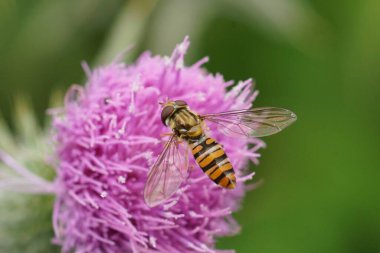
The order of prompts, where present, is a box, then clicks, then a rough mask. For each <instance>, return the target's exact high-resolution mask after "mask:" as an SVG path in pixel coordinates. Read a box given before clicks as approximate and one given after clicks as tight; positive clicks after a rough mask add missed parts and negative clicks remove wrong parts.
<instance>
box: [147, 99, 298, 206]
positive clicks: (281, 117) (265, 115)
mask: <svg viewBox="0 0 380 253" xmlns="http://www.w3.org/2000/svg"><path fill="white" fill-rule="evenodd" d="M161 104H162V112H161V120H162V123H163V124H164V125H165V126H168V127H169V128H170V129H171V130H172V131H173V133H170V138H169V140H168V142H167V143H166V144H165V147H164V149H163V151H162V152H161V154H160V155H159V156H158V158H157V160H156V162H155V163H154V164H153V166H152V168H151V170H150V171H149V174H148V180H147V182H146V184H145V189H144V198H145V202H146V204H147V205H148V206H150V207H153V206H156V205H158V204H160V203H161V202H163V201H164V200H166V199H167V198H169V197H170V196H171V195H172V194H173V193H175V192H176V191H177V190H178V188H179V186H180V184H181V183H182V182H183V181H184V179H186V178H187V175H188V172H189V161H188V149H189V148H190V149H191V151H192V154H193V156H194V158H195V161H196V162H197V164H198V165H199V167H200V168H201V169H202V170H203V172H204V173H206V174H207V176H208V177H209V178H210V179H211V180H212V181H214V183H216V184H218V185H220V186H222V187H224V188H229V189H233V188H235V185H236V177H235V172H234V169H233V166H232V164H231V163H230V161H229V159H228V157H227V154H226V153H225V152H224V149H223V146H222V145H221V144H219V143H218V142H217V141H216V140H215V139H213V138H210V137H209V136H207V134H206V133H205V131H204V129H205V122H210V123H215V124H216V125H218V126H219V127H220V129H222V132H223V133H224V134H226V135H243V136H246V137H262V136H267V135H272V134H275V133H278V132H280V131H281V130H282V129H284V128H285V127H287V126H289V125H290V124H291V123H293V122H294V121H295V120H296V119H297V116H296V115H295V114H294V113H293V112H291V111H289V110H286V109H281V108H275V107H263V108H253V109H246V110H236V111H228V112H221V113H213V114H205V115H199V114H197V113H196V112H194V111H192V110H190V108H189V106H188V105H187V103H186V102H185V101H183V100H175V101H168V102H165V103H161ZM183 142H185V143H187V144H188V147H189V148H188V147H186V145H183Z"/></svg>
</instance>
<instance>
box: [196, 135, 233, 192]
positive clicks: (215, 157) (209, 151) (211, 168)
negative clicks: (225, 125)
mask: <svg viewBox="0 0 380 253" xmlns="http://www.w3.org/2000/svg"><path fill="white" fill-rule="evenodd" d="M190 146H191V148H192V153H193V155H194V158H195V160H196V162H197V163H198V165H199V167H201V169H202V170H203V172H204V173H206V174H207V176H209V177H210V179H211V180H212V181H214V182H215V183H216V184H218V185H220V186H222V187H224V188H231V189H232V188H235V184H236V177H235V172H234V169H233V168H232V164H231V163H230V161H229V159H228V157H227V155H226V153H224V150H223V147H222V145H220V144H219V143H217V142H216V140H214V139H213V138H208V137H206V138H202V139H201V140H199V141H198V142H195V143H191V144H190Z"/></svg>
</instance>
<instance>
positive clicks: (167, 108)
mask: <svg viewBox="0 0 380 253" xmlns="http://www.w3.org/2000/svg"><path fill="white" fill-rule="evenodd" d="M173 112H174V107H173V106H171V105H169V106H165V107H164V109H162V112H161V121H162V123H163V124H164V125H165V126H166V124H165V122H166V119H167V118H168V117H170V116H171V115H172V114H173Z"/></svg>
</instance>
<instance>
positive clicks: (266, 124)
mask: <svg viewBox="0 0 380 253" xmlns="http://www.w3.org/2000/svg"><path fill="white" fill-rule="evenodd" d="M200 118H201V119H204V120H207V121H209V122H213V123H215V124H217V125H218V126H219V129H220V130H221V131H222V132H223V133H224V134H226V135H232V136H234V135H244V136H247V137H262V136H267V135H272V134H275V133H278V132H280V131H281V130H282V129H284V128H286V127H287V126H289V125H290V124H292V123H293V122H294V121H296V120H297V116H296V114H295V113H293V112H291V111H289V110H287V109H282V108H276V107H262V108H254V109H247V110H238V111H229V112H222V113H214V114H206V115H202V116H200Z"/></svg>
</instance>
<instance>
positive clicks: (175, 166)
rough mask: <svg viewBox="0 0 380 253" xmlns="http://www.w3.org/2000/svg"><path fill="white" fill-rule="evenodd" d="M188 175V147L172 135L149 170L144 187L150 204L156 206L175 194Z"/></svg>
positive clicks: (146, 200)
mask: <svg viewBox="0 0 380 253" xmlns="http://www.w3.org/2000/svg"><path fill="white" fill-rule="evenodd" d="M187 175H188V149H187V146H185V145H183V144H182V143H180V142H179V141H178V139H177V137H176V136H175V135H172V136H171V137H170V139H169V141H168V142H167V143H166V145H165V147H164V150H163V151H162V152H161V154H160V155H159V157H158V158H157V161H156V162H155V163H154V165H153V166H152V169H151V170H150V171H149V174H148V179H147V182H146V185H145V189H144V199H145V202H146V203H147V205H148V206H150V207H153V206H156V205H158V204H160V203H162V202H163V201H165V200H166V199H168V198H169V197H170V196H171V195H172V194H174V193H175V192H176V191H177V190H178V188H179V186H180V185H181V183H182V182H183V180H184V179H185V178H186V177H187Z"/></svg>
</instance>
